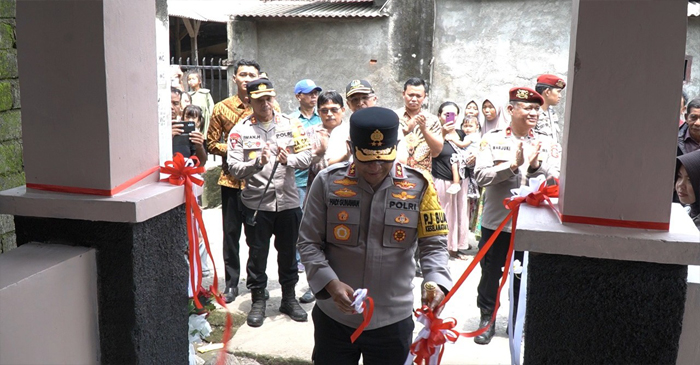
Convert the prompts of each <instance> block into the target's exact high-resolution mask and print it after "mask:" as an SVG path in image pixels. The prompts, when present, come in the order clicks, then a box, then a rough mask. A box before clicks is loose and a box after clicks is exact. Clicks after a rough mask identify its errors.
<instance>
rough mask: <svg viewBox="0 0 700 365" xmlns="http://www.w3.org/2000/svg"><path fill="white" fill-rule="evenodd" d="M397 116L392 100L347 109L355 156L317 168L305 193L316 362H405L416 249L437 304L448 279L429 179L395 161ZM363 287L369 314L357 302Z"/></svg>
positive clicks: (302, 234) (303, 249)
mask: <svg viewBox="0 0 700 365" xmlns="http://www.w3.org/2000/svg"><path fill="white" fill-rule="evenodd" d="M398 126H399V119H398V116H397V115H396V113H394V112H392V111H391V110H389V109H385V108H378V107H371V108H366V109H362V110H358V111H356V112H355V113H353V115H352V117H351V118H350V140H351V142H350V143H351V146H350V147H351V150H352V155H353V159H354V162H344V163H340V164H336V165H333V166H330V167H329V168H327V169H325V170H323V171H322V172H321V173H320V174H319V175H318V176H317V177H316V179H315V180H314V182H313V184H312V186H311V189H310V190H309V192H308V198H307V199H308V200H307V203H306V208H305V211H304V216H303V219H302V222H301V228H300V229H299V241H298V248H299V253H300V254H301V259H302V263H303V264H304V266H305V268H306V273H307V278H308V281H309V285H310V287H311V289H312V290H313V291H314V293H315V294H316V298H317V302H316V306H315V307H314V309H313V311H312V314H311V316H312V318H313V321H314V331H315V332H314V341H315V345H314V354H313V360H314V363H315V364H317V365H324V364H357V363H358V361H359V358H360V355H362V359H363V363H364V364H368V365H371V364H382V365H384V364H403V363H404V361H405V360H406V357H407V355H408V352H409V348H410V345H411V337H412V332H413V327H414V323H413V319H412V317H411V313H412V308H413V291H412V289H413V284H412V280H413V278H414V275H415V263H414V261H413V254H414V252H415V251H416V250H418V257H419V259H420V264H421V266H422V267H423V276H424V280H425V281H433V282H435V283H436V284H437V286H438V288H439V290H436V291H435V293H434V297H433V298H432V300H430V302H428V298H427V297H426V295H425V293H423V300H422V301H423V304H424V305H426V306H428V307H429V308H431V309H433V310H434V309H436V308H437V307H438V305H439V304H440V303H441V302H442V300H443V299H444V297H445V293H447V292H448V290H449V289H450V288H451V287H452V279H451V277H450V274H449V272H448V269H447V262H448V257H449V255H448V252H447V241H446V237H445V234H446V233H447V223H446V221H445V213H444V212H443V210H442V208H441V207H440V204H439V202H438V200H437V195H436V193H435V188H434V187H433V186H432V183H431V182H430V181H429V180H428V179H426V178H425V177H424V176H423V175H422V174H421V173H420V172H418V171H417V170H414V169H412V168H410V167H406V166H404V165H402V164H401V163H398V162H396V161H395V159H396V143H397V136H398ZM359 288H366V289H368V294H369V295H370V297H371V298H373V301H374V313H373V315H372V317H371V320H370V321H369V324H368V325H367V327H366V328H365V330H364V332H362V334H360V335H359V337H357V338H356V339H355V341H352V339H351V336H352V335H353V333H354V331H355V329H356V328H358V327H360V325H361V324H362V323H363V321H364V318H363V316H362V315H361V314H357V313H356V310H355V308H354V307H353V305H352V304H353V299H354V296H355V295H354V292H355V289H359Z"/></svg>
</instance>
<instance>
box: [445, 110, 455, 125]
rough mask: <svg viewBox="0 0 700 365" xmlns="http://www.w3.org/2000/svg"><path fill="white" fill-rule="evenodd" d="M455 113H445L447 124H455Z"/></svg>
mask: <svg viewBox="0 0 700 365" xmlns="http://www.w3.org/2000/svg"><path fill="white" fill-rule="evenodd" d="M455 117H456V115H455V113H454V112H447V113H445V124H447V123H454V122H455Z"/></svg>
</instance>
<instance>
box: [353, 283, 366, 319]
mask: <svg viewBox="0 0 700 365" xmlns="http://www.w3.org/2000/svg"><path fill="white" fill-rule="evenodd" d="M353 296H354V297H355V300H353V301H352V304H351V305H352V306H353V307H355V312H357V313H362V312H364V311H365V306H364V303H365V299H366V298H367V289H364V288H360V289H357V290H355V293H353Z"/></svg>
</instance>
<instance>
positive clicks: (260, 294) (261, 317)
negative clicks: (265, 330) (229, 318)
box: [246, 289, 266, 327]
mask: <svg viewBox="0 0 700 365" xmlns="http://www.w3.org/2000/svg"><path fill="white" fill-rule="evenodd" d="M250 293H251V297H252V301H253V304H252V305H251V306H250V312H248V318H247V320H246V322H248V325H249V326H251V327H260V326H262V324H263V322H264V321H265V305H266V302H265V299H264V298H265V289H251V291H250Z"/></svg>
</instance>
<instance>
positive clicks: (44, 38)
mask: <svg viewBox="0 0 700 365" xmlns="http://www.w3.org/2000/svg"><path fill="white" fill-rule="evenodd" d="M154 19H155V1H129V0H91V1H80V0H62V1H46V0H44V1H37V0H18V1H17V48H18V64H19V73H20V78H21V80H22V81H21V83H22V84H21V87H22V89H21V93H22V139H23V143H24V164H25V173H26V178H27V185H28V187H45V186H53V187H67V188H77V189H91V190H93V192H94V193H97V194H102V195H110V194H109V193H110V192H114V191H113V190H114V189H115V188H118V187H120V186H123V184H125V183H126V182H127V181H129V180H130V179H133V178H134V177H137V176H139V175H140V174H143V173H144V172H146V171H149V170H151V169H152V168H154V167H156V166H158V165H159V161H158V108H157V100H158V94H157V81H158V80H157V78H156V46H155V42H156V36H155V27H154V26H153V21H154ZM151 180H152V181H155V180H156V175H153V177H152V178H151Z"/></svg>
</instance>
